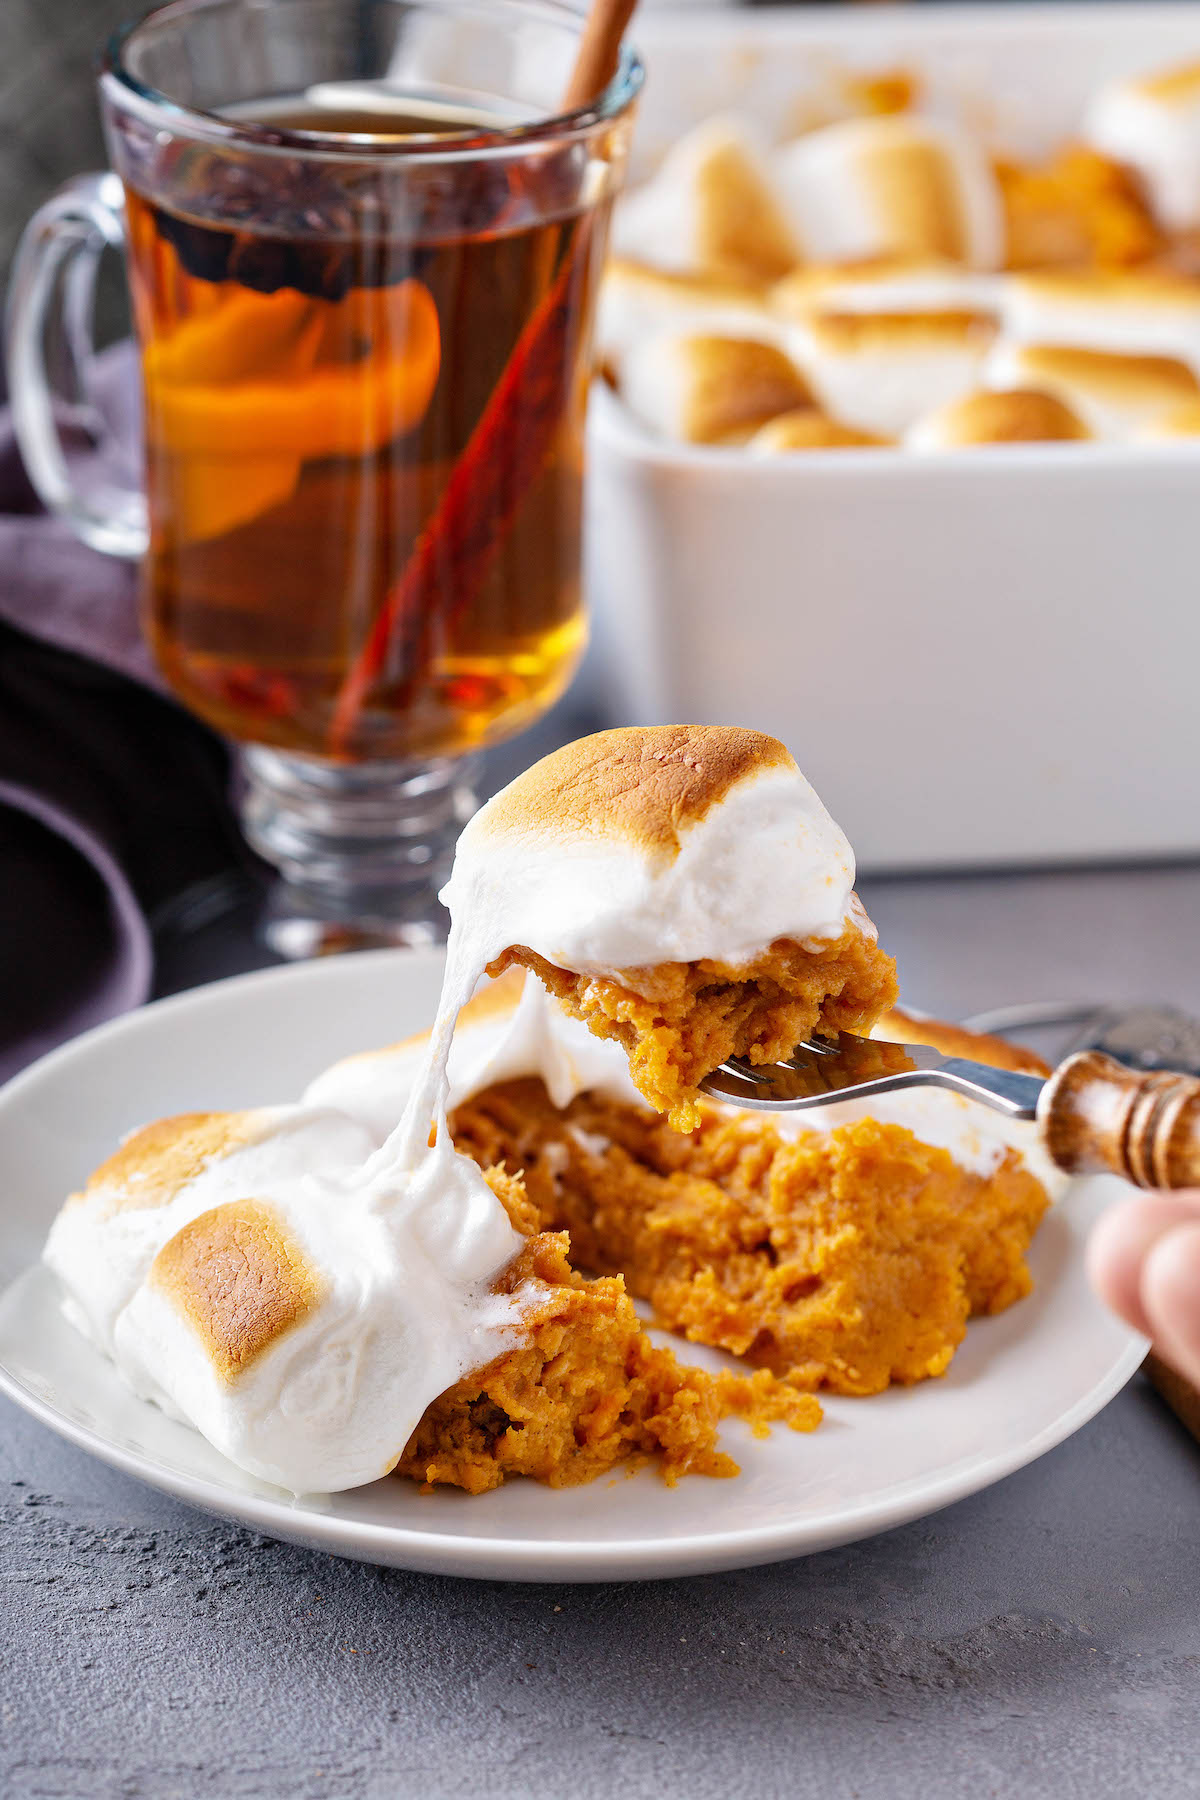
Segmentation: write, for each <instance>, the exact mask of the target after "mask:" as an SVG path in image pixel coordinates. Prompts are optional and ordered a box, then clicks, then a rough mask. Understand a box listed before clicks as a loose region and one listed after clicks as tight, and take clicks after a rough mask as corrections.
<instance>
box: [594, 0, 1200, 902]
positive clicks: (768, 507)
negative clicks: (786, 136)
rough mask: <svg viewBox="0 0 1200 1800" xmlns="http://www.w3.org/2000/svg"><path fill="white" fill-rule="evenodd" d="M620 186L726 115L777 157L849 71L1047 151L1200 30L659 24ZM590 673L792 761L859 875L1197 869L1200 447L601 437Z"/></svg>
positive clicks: (756, 21)
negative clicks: (801, 102)
mask: <svg viewBox="0 0 1200 1800" xmlns="http://www.w3.org/2000/svg"><path fill="white" fill-rule="evenodd" d="M638 36H639V41H640V45H641V48H642V51H643V54H644V55H645V57H646V60H647V63H648V67H649V80H648V82H647V87H646V94H645V99H644V102H643V107H642V113H641V118H640V122H639V127H638V133H639V135H638V148H637V152H636V156H637V164H638V170H637V172H639V173H640V172H645V170H646V169H647V168H648V167H651V166H653V163H654V161H655V160H656V159H657V157H658V156H659V155H660V154H661V153H662V150H663V149H664V148H665V146H666V145H667V144H668V143H669V142H670V141H671V140H672V139H673V138H674V137H675V136H677V135H678V134H679V133H680V132H681V131H682V130H684V129H686V128H687V127H688V126H690V125H692V124H694V123H696V122H697V121H699V120H700V119H703V118H706V117H708V116H709V115H710V114H712V113H714V112H717V111H721V110H727V109H735V110H737V111H740V112H742V113H744V114H747V115H749V116H751V117H753V118H755V119H756V120H757V121H758V122H759V124H760V125H761V126H762V127H763V128H764V129H765V130H766V131H767V132H768V133H772V132H780V133H782V131H783V130H784V127H785V121H786V120H787V118H788V117H789V112H790V109H791V108H792V107H793V106H794V105H795V103H796V98H797V95H798V94H801V93H803V91H805V90H806V89H812V88H819V87H820V86H821V85H822V84H827V83H828V82H829V81H830V80H831V79H835V78H836V77H837V75H838V74H839V73H844V72H845V71H847V70H848V69H854V68H864V67H865V68H872V67H875V68H879V67H889V66H896V65H900V66H903V67H905V68H907V69H911V70H914V71H916V72H917V73H918V74H920V76H921V77H922V80H923V83H924V85H925V87H926V89H927V90H928V91H930V92H932V93H933V94H934V95H935V96H936V97H937V99H938V101H939V102H940V103H941V104H943V105H944V104H945V103H946V102H947V101H950V102H952V103H953V104H955V105H957V106H958V107H960V108H961V110H962V112H963V113H964V115H965V116H966V117H967V119H968V120H970V121H971V122H972V123H973V124H974V125H976V126H977V127H980V128H982V129H984V130H986V132H987V134H988V137H989V141H991V142H992V143H993V144H996V145H1001V146H1003V147H1005V148H1007V149H1010V150H1012V151H1015V152H1017V153H1022V152H1024V153H1033V152H1038V151H1041V150H1044V149H1048V148H1050V147H1051V146H1052V145H1053V144H1054V143H1055V142H1056V141H1058V140H1060V139H1061V138H1062V137H1064V136H1065V135H1067V134H1068V133H1069V131H1070V130H1071V128H1072V126H1073V124H1074V123H1075V122H1076V121H1077V120H1078V118H1079V116H1080V113H1081V110H1082V107H1083V104H1084V102H1085V100H1086V99H1087V97H1088V96H1089V95H1090V94H1091V92H1092V91H1093V90H1094V89H1095V88H1096V87H1097V86H1098V85H1099V84H1100V83H1101V82H1102V81H1105V80H1107V79H1109V78H1111V77H1112V76H1114V75H1118V74H1121V73H1126V72H1133V71H1136V70H1141V69H1147V70H1148V69H1153V68H1155V67H1159V66H1163V65H1169V64H1171V63H1173V62H1179V61H1183V60H1186V59H1189V58H1200V6H1193V5H1178V4H1177V5H1168V6H1147V5H1122V6H1079V5H1066V6H1051V7H1042V6H1038V7H1024V6H1014V7H1004V8H998V7H972V8H953V9H950V8H940V7H939V8H937V9H936V10H930V11H920V12H917V11H910V10H908V9H903V8H896V9H887V10H883V9H879V10H877V9H874V8H872V9H870V10H865V11H862V12H851V13H848V14H847V15H846V16H842V15H841V14H837V15H834V14H831V13H830V12H827V11H826V10H824V9H821V10H820V11H817V10H816V9H813V10H811V11H809V10H808V9H805V8H797V9H793V10H789V11H788V12H785V13H780V12H771V13H767V14H754V13H744V12H738V13H713V12H708V11H705V12H695V11H689V12H678V13H661V14H655V15H651V16H649V17H647V18H646V19H645V20H644V21H643V22H642V24H641V26H640V28H639V33H638ZM589 486H590V492H589V550H588V580H589V591H590V596H591V602H592V607H593V616H594V631H595V637H596V643H597V666H598V669H599V672H600V679H601V681H602V683H603V687H604V692H605V698H606V700H607V703H608V705H609V707H610V709H611V710H612V711H613V712H614V713H616V714H617V715H619V716H620V717H622V718H624V719H626V720H628V721H630V722H640V723H651V722H664V721H669V720H680V719H684V720H690V721H696V722H701V723H706V722H720V723H741V724H747V725H754V726H757V727H759V728H761V729H763V730H766V731H770V732H773V733H775V734H776V735H778V736H780V737H782V738H784V739H785V740H786V741H787V742H788V743H789V745H790V746H791V747H792V748H793V750H794V751H795V753H796V755H797V757H798V759H799V760H800V762H801V764H802V766H803V767H804V769H805V770H806V772H807V773H808V775H809V776H810V778H811V779H812V781H813V782H814V784H815V785H816V787H817V788H818V790H819V791H820V792H821V793H822V794H823V795H824V796H825V798H826V799H827V800H828V802H829V804H830V807H831V809H832V810H833V811H834V813H835V815H836V817H837V818H838V819H839V821H840V822H841V823H842V825H843V826H844V827H845V829H846V831H847V832H848V833H849V835H850V838H851V840H852V842H854V844H855V845H856V848H857V850H858V852H859V859H860V863H861V865H862V866H863V867H865V868H873V869H881V868H891V869H905V868H920V867H950V866H965V865H978V864H1005V863H1007V864H1019V863H1045V862H1056V861H1064V860H1078V859H1085V858H1095V857H1100V858H1115V857H1145V856H1169V855H1181V854H1192V853H1196V852H1200V446H1194V445H1188V444H1183V445H1178V444H1177V445H1168V446H1163V447H1157V446H1156V447H1145V448H1142V447H1139V448H1137V449H1133V448H1129V447H1124V446H1117V445H1095V444H1084V445H1078V446H1076V445H1065V446H1064V445H1051V446H1042V445H1024V446H1021V445H1018V446H1005V447H999V448H987V449H977V450H972V451H968V452H957V453H954V452H951V453H943V454H930V455H923V456H920V457H918V456H915V455H911V454H905V453H903V452H900V451H895V450H856V451H838V452H824V453H820V452H814V453H809V454H806V455H803V456H795V457H787V458H779V459H775V460H768V459H764V460H761V461H754V462H751V461H750V460H749V459H748V458H746V456H745V455H744V454H743V453H741V452H739V451H737V450H721V449H692V448H681V447H679V446H676V445H672V444H667V443H663V442H660V441H658V440H656V439H653V438H651V437H649V436H648V435H647V434H645V433H644V432H643V431H641V430H640V428H639V427H638V426H637V425H636V424H634V423H633V422H632V421H631V420H630V419H629V417H628V415H626V414H625V413H624V411H623V409H622V408H621V407H620V405H619V403H617V402H616V401H615V400H614V399H613V397H612V396H611V395H610V394H608V393H607V392H606V391H601V392H599V393H598V394H597V396H596V401H595V405H594V407H593V416H592V430H591V468H590V484H589Z"/></svg>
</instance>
